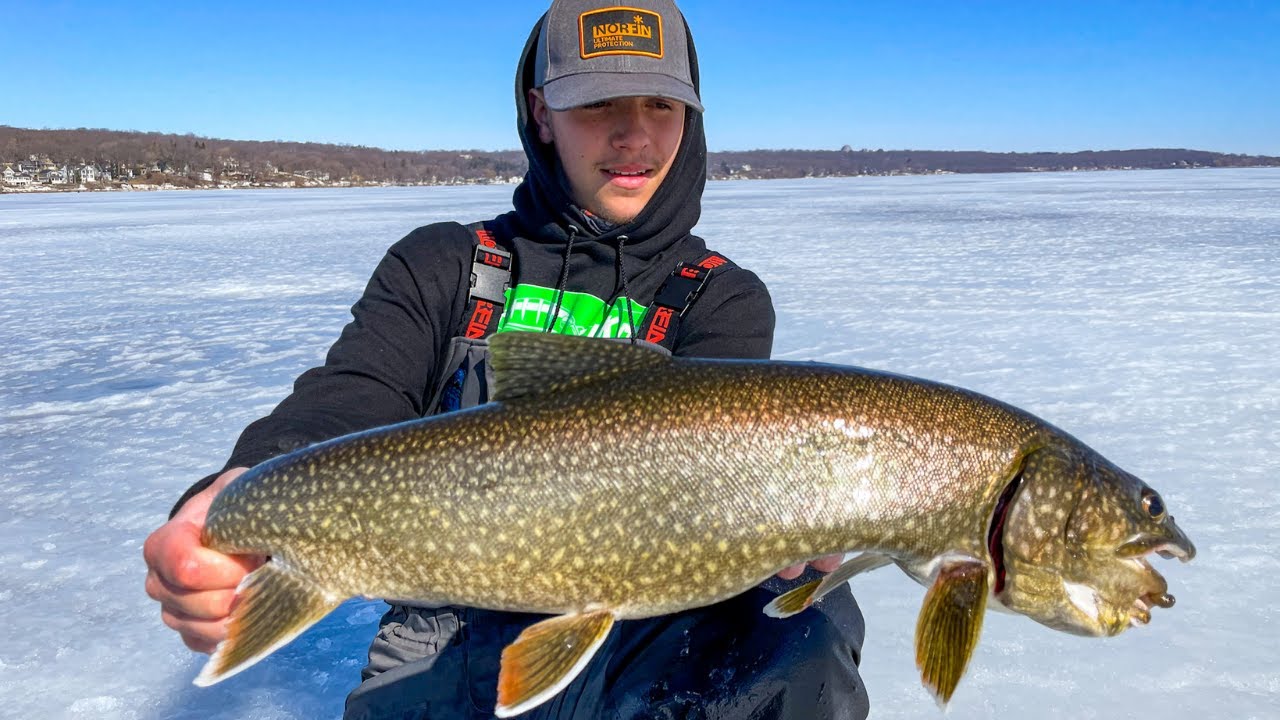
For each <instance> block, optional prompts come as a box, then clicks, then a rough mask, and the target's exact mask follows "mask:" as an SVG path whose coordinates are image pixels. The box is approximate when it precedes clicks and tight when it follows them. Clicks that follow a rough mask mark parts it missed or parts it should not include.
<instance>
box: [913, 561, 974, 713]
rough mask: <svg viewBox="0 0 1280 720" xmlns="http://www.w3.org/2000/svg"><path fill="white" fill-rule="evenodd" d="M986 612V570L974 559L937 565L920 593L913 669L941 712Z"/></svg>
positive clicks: (958, 682) (963, 666)
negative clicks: (922, 594) (929, 584)
mask: <svg viewBox="0 0 1280 720" xmlns="http://www.w3.org/2000/svg"><path fill="white" fill-rule="evenodd" d="M986 607H987V566H986V565H985V564H984V563H982V562H979V561H977V560H958V561H952V562H948V563H945V564H943V565H942V566H941V568H939V570H938V576H937V578H936V579H935V580H934V582H933V586H932V587H930V588H929V591H928V592H927V593H925V597H924V606H923V607H922V608H920V617H919V619H918V620H917V621H916V667H918V668H919V669H920V680H921V682H923V683H924V686H925V687H927V688H928V689H929V690H930V691H931V692H932V693H933V695H934V697H935V699H937V701H938V704H939V705H940V706H942V707H944V708H945V707H946V705H947V703H948V702H950V701H951V696H952V694H953V693H955V691H956V686H957V685H959V684H960V678H961V677H962V676H963V675H964V671H965V667H966V666H967V665H968V664H969V658H970V657H972V656H973V650H974V648H975V647H977V645H978V636H979V635H980V634H981V633H982V616H983V614H984V612H985V611H986Z"/></svg>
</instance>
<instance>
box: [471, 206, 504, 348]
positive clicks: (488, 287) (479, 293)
mask: <svg viewBox="0 0 1280 720" xmlns="http://www.w3.org/2000/svg"><path fill="white" fill-rule="evenodd" d="M467 229H468V230H470V231H471V234H472V235H473V236H474V237H475V241H476V243H475V251H474V253H473V255H472V259H471V287H470V288H469V289H468V290H467V309H466V312H465V313H464V314H463V316H462V317H463V318H464V326H463V329H462V336H463V337H466V338H470V339H472V340H480V339H483V338H487V337H489V336H490V335H492V334H493V331H494V330H497V329H498V320H499V319H501V318H502V309H503V307H504V306H506V304H507V289H508V288H510V287H511V253H509V252H507V251H506V250H503V249H502V248H500V247H498V243H497V242H495V241H494V239H493V234H492V233H491V232H489V231H488V230H486V229H485V227H484V223H472V224H471V225H468V226H467Z"/></svg>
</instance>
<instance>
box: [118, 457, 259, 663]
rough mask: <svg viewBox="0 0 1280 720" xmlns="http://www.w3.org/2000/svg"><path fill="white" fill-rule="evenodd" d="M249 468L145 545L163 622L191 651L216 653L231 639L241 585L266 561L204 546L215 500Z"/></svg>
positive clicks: (228, 475) (221, 480) (223, 480)
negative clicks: (229, 622) (230, 626)
mask: <svg viewBox="0 0 1280 720" xmlns="http://www.w3.org/2000/svg"><path fill="white" fill-rule="evenodd" d="M246 470H248V468H242V467H239V468H231V469H230V470H228V471H226V472H224V473H222V474H221V475H219V476H218V479H217V480H215V481H214V482H213V484H212V485H210V486H209V487H207V488H205V489H204V490H202V491H200V492H199V493H197V494H195V495H193V496H192V497H191V499H190V500H188V501H187V502H186V503H185V504H183V506H182V508H181V509H180V510H178V513H177V514H176V515H174V516H173V519H172V520H170V521H169V522H167V523H165V524H164V525H161V526H160V528H159V529H157V530H156V531H155V532H153V533H151V535H150V536H149V537H148V538H147V541H146V542H145V543H143V545H142V557H143V559H144V560H146V562H147V595H149V596H151V599H153V600H155V601H156V602H158V603H160V618H161V619H162V620H163V621H164V624H165V625H168V626H169V627H170V628H173V629H174V630H176V631H177V632H178V634H179V635H181V636H182V641H183V642H184V643H186V644H187V647H189V648H191V649H192V650H195V651H197V652H202V653H212V652H213V651H214V649H215V648H217V646H218V643H219V642H221V641H222V640H224V639H226V637H227V616H228V615H230V614H231V602H232V600H234V599H235V594H236V587H237V586H238V585H239V584H240V581H241V580H242V579H244V576H245V575H248V574H249V572H251V571H252V570H254V569H255V568H257V567H258V566H260V565H262V563H263V562H265V561H266V558H265V557H261V556H256V555H224V554H222V553H220V552H217V551H215V550H210V549H209V548H207V547H205V546H203V545H201V544H200V533H201V531H203V530H204V519H205V515H207V514H208V512H209V505H210V504H212V503H213V498H214V496H216V495H217V494H218V493H219V492H221V491H222V488H224V487H226V486H227V484H228V483H230V482H231V481H232V480H235V479H236V478H237V477H239V476H240V475H241V474H243V473H244V472H245V471H246Z"/></svg>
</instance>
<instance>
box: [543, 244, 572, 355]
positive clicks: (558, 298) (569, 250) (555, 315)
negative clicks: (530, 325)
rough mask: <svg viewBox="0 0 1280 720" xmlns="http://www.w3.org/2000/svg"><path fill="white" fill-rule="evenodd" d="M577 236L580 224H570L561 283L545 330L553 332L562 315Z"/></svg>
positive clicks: (561, 269)
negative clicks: (570, 259) (570, 263)
mask: <svg viewBox="0 0 1280 720" xmlns="http://www.w3.org/2000/svg"><path fill="white" fill-rule="evenodd" d="M576 237H578V226H577V225H573V224H570V225H569V241H568V242H566V243H565V244H564V260H563V261H562V262H561V263H560V284H559V286H558V287H556V302H555V304H554V305H552V306H551V319H550V321H548V322H547V329H546V330H543V332H551V330H552V328H554V327H555V326H556V319H557V318H558V317H560V305H561V303H562V302H563V301H564V293H565V289H566V288H567V287H568V286H569V256H570V255H571V254H573V241H574V239H575V238H576Z"/></svg>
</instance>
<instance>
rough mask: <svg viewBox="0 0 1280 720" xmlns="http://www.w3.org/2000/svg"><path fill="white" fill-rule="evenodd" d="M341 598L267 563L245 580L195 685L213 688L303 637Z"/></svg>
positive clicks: (277, 565) (292, 572) (290, 572)
mask: <svg viewBox="0 0 1280 720" xmlns="http://www.w3.org/2000/svg"><path fill="white" fill-rule="evenodd" d="M342 600H343V599H342V598H335V597H333V596H331V595H330V594H328V593H326V592H325V591H324V590H323V589H322V588H320V587H319V586H318V585H316V584H315V583H314V582H312V581H311V580H310V579H309V578H306V577H304V576H303V575H301V574H299V573H297V572H294V571H292V570H288V569H286V568H284V567H282V566H281V565H280V564H279V563H277V562H268V563H267V564H266V565H263V566H262V567H260V568H258V569H257V570H254V571H253V572H251V573H249V574H248V575H247V576H246V577H245V579H244V580H243V581H241V583H240V587H239V588H238V589H237V590H236V604H235V606H234V608H233V609H232V611H231V621H230V622H229V623H228V625H227V639H226V640H223V641H222V642H220V643H218V649H217V650H216V651H214V653H213V656H212V657H210V658H209V662H207V663H205V666H204V669H203V670H201V671H200V675H199V676H198V677H197V678H196V680H195V684H196V685H199V686H201V687H204V686H207V685H212V684H214V683H216V682H219V681H221V680H225V679H227V678H229V677H231V676H232V675H235V674H236V673H238V672H240V671H241V670H244V669H245V668H247V667H249V666H250V665H253V664H254V663H256V662H258V661H259V660H261V659H262V658H264V657H266V656H268V655H270V654H271V653H273V652H275V651H276V650H278V649H279V648H280V647H282V646H284V645H285V644H286V643H288V642H289V641H290V640H292V639H294V638H295V637H297V636H298V635H300V634H302V632H303V631H304V630H306V629H307V628H309V627H311V626H312V625H314V624H315V623H316V622H317V621H319V620H320V618H322V617H324V616H325V615H328V614H329V613H330V612H331V611H332V610H333V609H334V608H336V607H338V606H339V605H341V604H342Z"/></svg>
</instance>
